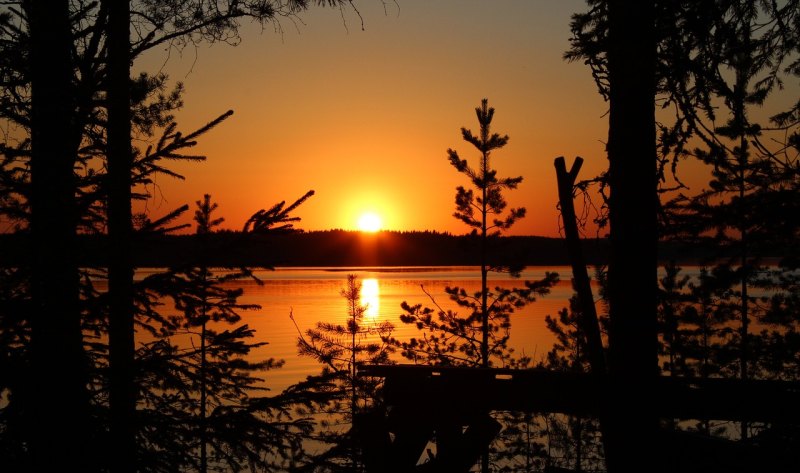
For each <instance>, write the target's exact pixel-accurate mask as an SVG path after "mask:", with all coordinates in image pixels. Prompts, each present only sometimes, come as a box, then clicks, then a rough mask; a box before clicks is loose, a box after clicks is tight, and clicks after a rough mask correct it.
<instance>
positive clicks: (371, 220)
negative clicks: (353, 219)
mask: <svg viewBox="0 0 800 473" xmlns="http://www.w3.org/2000/svg"><path fill="white" fill-rule="evenodd" d="M382 224H383V222H381V217H380V216H379V215H378V214H376V213H373V212H366V213H363V214H361V216H360V217H358V229H359V230H361V231H362V232H369V233H375V232H377V231H379V230H380V229H381V225H382Z"/></svg>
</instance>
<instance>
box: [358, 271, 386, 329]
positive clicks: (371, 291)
mask: <svg viewBox="0 0 800 473" xmlns="http://www.w3.org/2000/svg"><path fill="white" fill-rule="evenodd" d="M380 296H381V291H380V286H378V280H377V279H375V278H368V279H362V280H361V300H360V303H361V305H362V306H366V307H367V310H366V312H365V313H364V315H366V316H367V317H369V318H371V319H374V318H376V317H377V316H378V313H379V312H380V308H381V297H380Z"/></svg>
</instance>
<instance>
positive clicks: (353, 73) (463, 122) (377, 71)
mask: <svg viewBox="0 0 800 473" xmlns="http://www.w3.org/2000/svg"><path fill="white" fill-rule="evenodd" d="M398 3H399V8H398V6H396V5H394V4H393V3H391V2H389V3H387V4H386V10H385V11H384V7H383V6H381V3H380V2H379V1H377V0H359V1H358V2H356V5H357V6H358V8H359V10H360V11H361V14H362V16H363V19H364V24H365V28H366V29H365V31H362V30H361V28H360V21H359V19H358V17H357V16H355V15H354V14H353V13H352V12H349V11H347V12H345V13H344V19H343V15H342V13H341V12H340V11H338V10H331V9H319V8H314V9H312V11H310V12H306V13H304V14H303V15H302V17H301V18H302V23H301V22H299V21H295V22H291V21H289V20H282V21H281V23H280V26H281V27H282V30H283V31H282V32H275V31H272V30H268V31H265V32H264V33H263V34H259V28H258V27H256V26H248V27H246V28H245V29H244V30H243V34H242V42H241V44H240V45H239V46H237V47H231V46H227V45H215V46H212V47H209V46H207V45H203V46H202V47H200V48H199V49H198V50H196V51H195V50H186V51H184V52H183V54H182V56H179V55H178V54H176V53H175V52H174V51H173V52H172V53H171V54H170V57H169V59H167V53H166V52H164V51H156V52H154V53H151V54H150V55H149V56H148V57H147V58H145V59H143V60H140V61H138V62H137V63H136V64H135V65H134V68H133V73H134V74H136V73H138V71H139V70H147V71H150V72H155V71H157V70H158V69H159V68H161V67H162V64H163V63H164V62H165V61H166V65H165V66H163V67H164V70H165V71H166V72H168V73H169V74H170V76H171V78H172V79H173V80H181V81H183V82H184V84H185V86H186V89H187V93H186V95H185V107H184V109H183V110H182V111H181V112H180V113H179V115H178V122H179V127H180V128H181V129H182V130H185V131H189V130H190V129H194V128H196V127H198V126H200V125H202V124H204V123H205V122H207V121H208V120H210V119H211V118H213V117H215V116H217V115H219V114H221V113H222V112H224V111H225V110H228V109H233V110H234V112H235V114H234V115H233V117H231V118H230V119H229V120H227V121H226V122H225V123H223V124H222V125H221V126H219V127H218V128H217V129H215V130H213V131H211V132H210V133H208V134H206V135H205V136H204V137H203V138H202V140H201V142H200V144H199V145H198V147H197V151H198V152H199V153H202V154H205V155H206V156H208V161H207V162H205V163H201V164H197V163H194V164H180V165H178V166H176V168H177V169H178V171H179V172H182V173H183V174H184V175H185V176H186V181H183V182H181V181H176V180H174V179H171V178H169V177H167V176H163V177H161V178H160V180H159V182H158V189H157V190H156V193H155V195H154V199H153V200H152V201H150V202H149V203H148V208H149V209H150V210H151V211H153V214H154V215H160V214H162V213H164V212H166V211H168V210H170V209H172V208H175V207H177V206H179V205H181V204H183V203H190V204H193V202H194V201H195V200H198V199H200V198H201V197H202V195H203V193H210V194H212V196H213V198H214V200H216V201H217V202H218V203H219V206H220V207H219V208H220V210H219V213H220V215H222V216H224V217H225V219H226V225H227V226H228V227H229V228H234V229H239V228H241V226H242V225H243V223H244V221H245V220H246V218H247V217H248V216H249V215H251V214H252V213H254V212H255V211H257V210H259V209H260V208H263V207H267V206H270V205H272V204H273V203H275V202H277V201H280V200H290V201H292V200H294V199H295V198H297V197H299V196H301V195H303V194H304V193H305V192H306V191H307V190H309V189H314V190H315V191H316V196H314V197H312V198H311V199H310V200H309V201H308V202H306V203H305V204H304V205H303V206H302V207H300V208H299V209H298V211H297V212H296V215H297V216H299V217H302V219H303V220H302V222H301V223H300V227H301V228H304V229H306V230H324V229H330V228H345V229H353V228H355V225H356V222H357V220H358V217H359V215H360V214H361V213H363V212H365V211H373V212H375V213H377V214H379V215H380V216H381V217H382V219H383V226H384V228H385V229H390V230H438V231H450V232H453V233H456V234H461V233H465V232H466V231H468V228H467V227H466V226H465V225H464V224H462V223H460V222H459V221H457V220H456V219H454V218H453V217H452V213H453V210H454V194H455V187H456V186H458V185H462V184H463V185H466V184H467V182H466V180H465V179H464V178H463V176H462V175H460V174H459V173H457V172H456V171H455V169H453V168H452V167H451V166H450V164H449V163H448V161H447V155H446V150H447V148H449V147H453V148H455V149H456V150H458V151H459V153H460V155H461V157H462V158H466V159H469V160H471V161H472V162H473V163H474V162H476V161H475V160H476V159H477V156H478V155H477V153H476V151H475V150H474V148H472V147H471V145H468V144H467V143H465V142H464V141H462V139H461V134H460V131H459V129H460V127H461V126H466V127H468V128H471V129H473V130H477V128H478V126H477V121H476V118H475V113H474V108H475V107H476V106H478V105H479V104H480V100H481V99H482V98H484V97H486V98H488V99H489V104H490V105H491V106H493V107H495V109H496V114H495V120H494V122H493V125H494V131H496V132H499V133H506V134H508V135H510V141H509V144H508V145H507V146H506V147H505V148H504V149H502V150H499V151H496V152H495V153H494V154H493V166H494V167H495V168H496V169H498V170H499V175H501V176H509V177H511V176H518V175H521V176H523V177H524V180H523V183H522V184H521V186H520V188H519V189H518V190H516V191H511V192H509V193H507V194H506V196H507V198H508V201H509V204H510V205H511V206H524V207H526V208H527V209H528V216H527V217H526V218H525V219H524V220H522V221H521V222H520V223H518V224H517V226H516V227H515V228H514V229H513V230H512V231H511V232H510V234H516V235H546V236H556V235H558V219H557V213H556V198H557V194H556V185H555V174H554V171H553V164H552V163H553V158H555V157H556V156H558V155H564V156H567V157H568V158H569V162H571V159H572V157H574V156H575V155H581V156H583V157H584V158H585V159H586V164H585V166H584V170H583V171H582V173H581V177H589V176H591V175H594V174H596V173H597V172H598V171H599V170H600V169H602V168H603V167H604V166H605V154H604V145H603V142H604V141H605V138H606V123H607V119H606V117H604V113H605V111H606V108H607V107H606V104H605V103H603V101H602V99H601V98H600V96H599V95H598V94H597V93H596V91H595V90H596V89H595V86H594V83H593V81H592V78H591V75H590V74H589V71H588V68H587V67H586V66H584V65H583V64H578V63H573V64H570V63H567V62H565V61H564V60H563V59H562V55H563V53H564V51H565V50H566V49H567V48H568V46H569V44H568V39H569V36H570V34H569V27H568V23H569V17H570V15H571V13H573V12H575V11H583V10H585V8H586V6H585V3H584V2H583V1H582V0H568V1H565V0H548V1H520V0H499V1H498V0H495V1H487V0H435V1H434V0H431V1H421V0H399V2H398Z"/></svg>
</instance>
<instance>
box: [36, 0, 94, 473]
mask: <svg viewBox="0 0 800 473" xmlns="http://www.w3.org/2000/svg"><path fill="white" fill-rule="evenodd" d="M23 7H24V8H25V10H26V13H27V16H28V19H29V21H30V47H31V49H30V66H31V68H30V74H31V140H32V143H31V161H30V170H31V194H30V206H31V222H30V223H31V227H30V229H31V237H32V244H33V251H32V261H31V269H32V274H31V278H32V279H31V291H32V298H33V313H32V314H31V320H30V323H31V364H32V369H31V370H29V374H28V375H29V381H30V383H29V387H30V389H31V402H32V403H31V405H30V410H29V412H30V413H31V418H30V422H31V424H30V429H31V435H32V438H31V440H32V442H31V453H32V459H33V464H34V465H33V466H34V468H33V469H34V470H36V471H87V470H89V469H90V466H89V461H88V460H89V458H88V457H89V456H88V454H87V450H88V444H89V437H90V433H91V427H90V425H91V423H90V416H89V396H88V391H87V380H88V373H87V364H86V361H87V360H86V357H85V353H84V351H83V339H82V334H81V318H80V306H79V274H78V266H77V261H76V258H75V243H76V241H75V240H76V229H77V222H78V219H77V215H76V205H75V184H76V182H75V175H74V169H73V168H74V165H75V158H76V150H77V144H78V143H77V140H76V138H75V136H76V129H75V122H74V115H75V110H74V96H75V94H74V90H73V86H72V58H71V52H72V50H71V45H72V34H71V31H70V21H69V2H67V1H66V0H61V1H58V0H53V1H31V2H25V3H23Z"/></svg>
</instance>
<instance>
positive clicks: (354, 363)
mask: <svg viewBox="0 0 800 473" xmlns="http://www.w3.org/2000/svg"><path fill="white" fill-rule="evenodd" d="M341 295H342V297H343V298H344V299H345V301H346V304H347V319H346V323H345V324H337V323H331V322H317V324H316V327H315V328H313V329H308V330H306V331H305V333H304V334H303V333H301V334H300V336H299V338H298V342H297V346H298V351H299V353H300V355H301V356H308V357H311V358H313V359H315V360H316V361H317V362H319V363H320V364H321V365H322V372H321V373H320V375H318V376H311V377H309V378H308V380H307V381H306V382H304V383H302V385H303V386H304V389H308V390H311V391H318V392H323V393H325V394H326V395H325V396H323V397H321V398H320V399H319V400H318V402H319V404H318V409H319V412H320V413H322V414H323V415H324V416H326V417H327V418H326V419H323V421H322V422H320V423H319V424H318V429H319V430H318V432H317V433H316V434H315V436H316V439H317V440H319V441H322V442H324V443H325V444H327V445H328V449H327V450H325V451H324V452H322V453H321V454H320V455H317V456H316V457H315V458H314V459H313V464H312V465H311V470H313V471H351V472H352V471H361V470H363V466H364V465H363V462H362V460H361V455H362V454H363V452H360V451H359V450H358V448H357V442H356V432H355V426H354V419H355V418H356V417H357V416H358V414H359V413H361V412H364V411H366V410H367V409H370V408H374V407H375V405H376V403H379V402H380V400H379V399H380V396H379V393H378V391H379V384H378V381H376V380H374V379H371V378H366V377H359V376H358V375H357V373H358V367H359V366H360V365H362V364H375V363H383V364H386V363H391V360H390V358H389V356H390V355H391V353H393V352H394V347H393V346H392V345H391V344H389V343H387V340H388V339H389V338H390V337H391V333H392V330H393V329H394V327H393V325H392V324H391V322H388V321H383V322H377V323H375V322H373V323H370V322H369V321H367V320H365V314H366V311H367V306H366V305H364V304H362V303H361V283H360V282H359V281H358V279H357V277H356V276H355V275H353V274H350V275H348V276H347V282H346V285H345V287H344V288H343V289H342V291H341ZM298 330H299V328H298ZM330 425H332V426H333V428H328V426H330ZM348 426H349V427H348Z"/></svg>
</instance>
